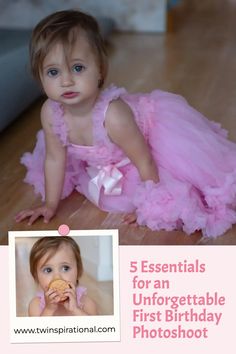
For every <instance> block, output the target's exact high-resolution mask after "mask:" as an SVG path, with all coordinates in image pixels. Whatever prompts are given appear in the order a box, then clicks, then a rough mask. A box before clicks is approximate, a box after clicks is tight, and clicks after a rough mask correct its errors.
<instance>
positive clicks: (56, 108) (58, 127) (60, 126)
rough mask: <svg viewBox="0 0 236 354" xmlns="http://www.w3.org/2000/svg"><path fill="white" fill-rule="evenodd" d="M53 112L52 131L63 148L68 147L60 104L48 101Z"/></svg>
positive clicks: (66, 130) (66, 131)
mask: <svg viewBox="0 0 236 354" xmlns="http://www.w3.org/2000/svg"><path fill="white" fill-rule="evenodd" d="M50 105H51V108H52V112H53V131H54V133H55V134H56V135H57V136H58V138H59V139H60V141H61V143H62V145H63V146H66V145H68V129H67V126H66V123H65V121H64V119H63V115H64V110H63V108H62V106H61V105H60V103H58V102H56V101H53V100H50Z"/></svg>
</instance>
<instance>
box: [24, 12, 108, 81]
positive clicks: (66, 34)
mask: <svg viewBox="0 0 236 354" xmlns="http://www.w3.org/2000/svg"><path fill="white" fill-rule="evenodd" d="M81 31H82V32H83V33H85V35H86V36H87V38H88V41H89V43H90V45H91V48H92V50H93V51H94V54H95V56H96V59H97V61H98V65H99V69H100V73H101V80H100V83H99V87H102V86H103V83H104V81H105V79H106V76H107V71H108V61H107V53H106V48H105V43H104V40H103V38H102V36H101V33H100V30H99V26H98V23H97V21H96V20H95V18H94V17H92V16H90V15H88V14H86V13H83V12H81V11H77V10H65V11H58V12H55V13H53V14H51V15H49V16H47V17H45V18H44V19H43V20H41V21H40V22H39V23H38V24H37V26H36V27H35V28H34V30H33V33H32V36H31V41H30V64H31V71H32V74H33V76H34V77H35V78H36V79H37V80H38V81H40V72H41V70H42V66H43V61H44V59H45V57H46V55H47V54H48V52H49V51H50V50H51V49H52V48H53V47H54V46H55V45H56V44H57V43H58V42H61V43H62V45H63V46H64V48H65V52H66V53H68V52H69V51H70V50H71V48H72V46H73V45H74V43H75V42H76V39H77V37H78V34H79V32H81Z"/></svg>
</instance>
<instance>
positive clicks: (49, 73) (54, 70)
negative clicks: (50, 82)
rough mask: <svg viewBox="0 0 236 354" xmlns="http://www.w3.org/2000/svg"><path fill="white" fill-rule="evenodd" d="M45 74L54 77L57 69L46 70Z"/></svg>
mask: <svg viewBox="0 0 236 354" xmlns="http://www.w3.org/2000/svg"><path fill="white" fill-rule="evenodd" d="M47 75H48V76H49V77H55V76H57V75H58V70H57V69H50V70H48V71H47Z"/></svg>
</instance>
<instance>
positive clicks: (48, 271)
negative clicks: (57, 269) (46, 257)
mask: <svg viewBox="0 0 236 354" xmlns="http://www.w3.org/2000/svg"><path fill="white" fill-rule="evenodd" d="M51 271H52V268H50V267H46V268H43V272H44V273H51Z"/></svg>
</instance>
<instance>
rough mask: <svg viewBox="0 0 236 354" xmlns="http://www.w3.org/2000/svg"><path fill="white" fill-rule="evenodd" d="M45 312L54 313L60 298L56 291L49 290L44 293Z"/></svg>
mask: <svg viewBox="0 0 236 354" xmlns="http://www.w3.org/2000/svg"><path fill="white" fill-rule="evenodd" d="M44 298H45V310H46V311H51V312H52V313H54V312H55V311H56V309H57V307H58V304H59V302H60V296H59V294H58V292H57V290H54V289H49V290H47V291H46V292H45V293H44Z"/></svg>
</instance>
